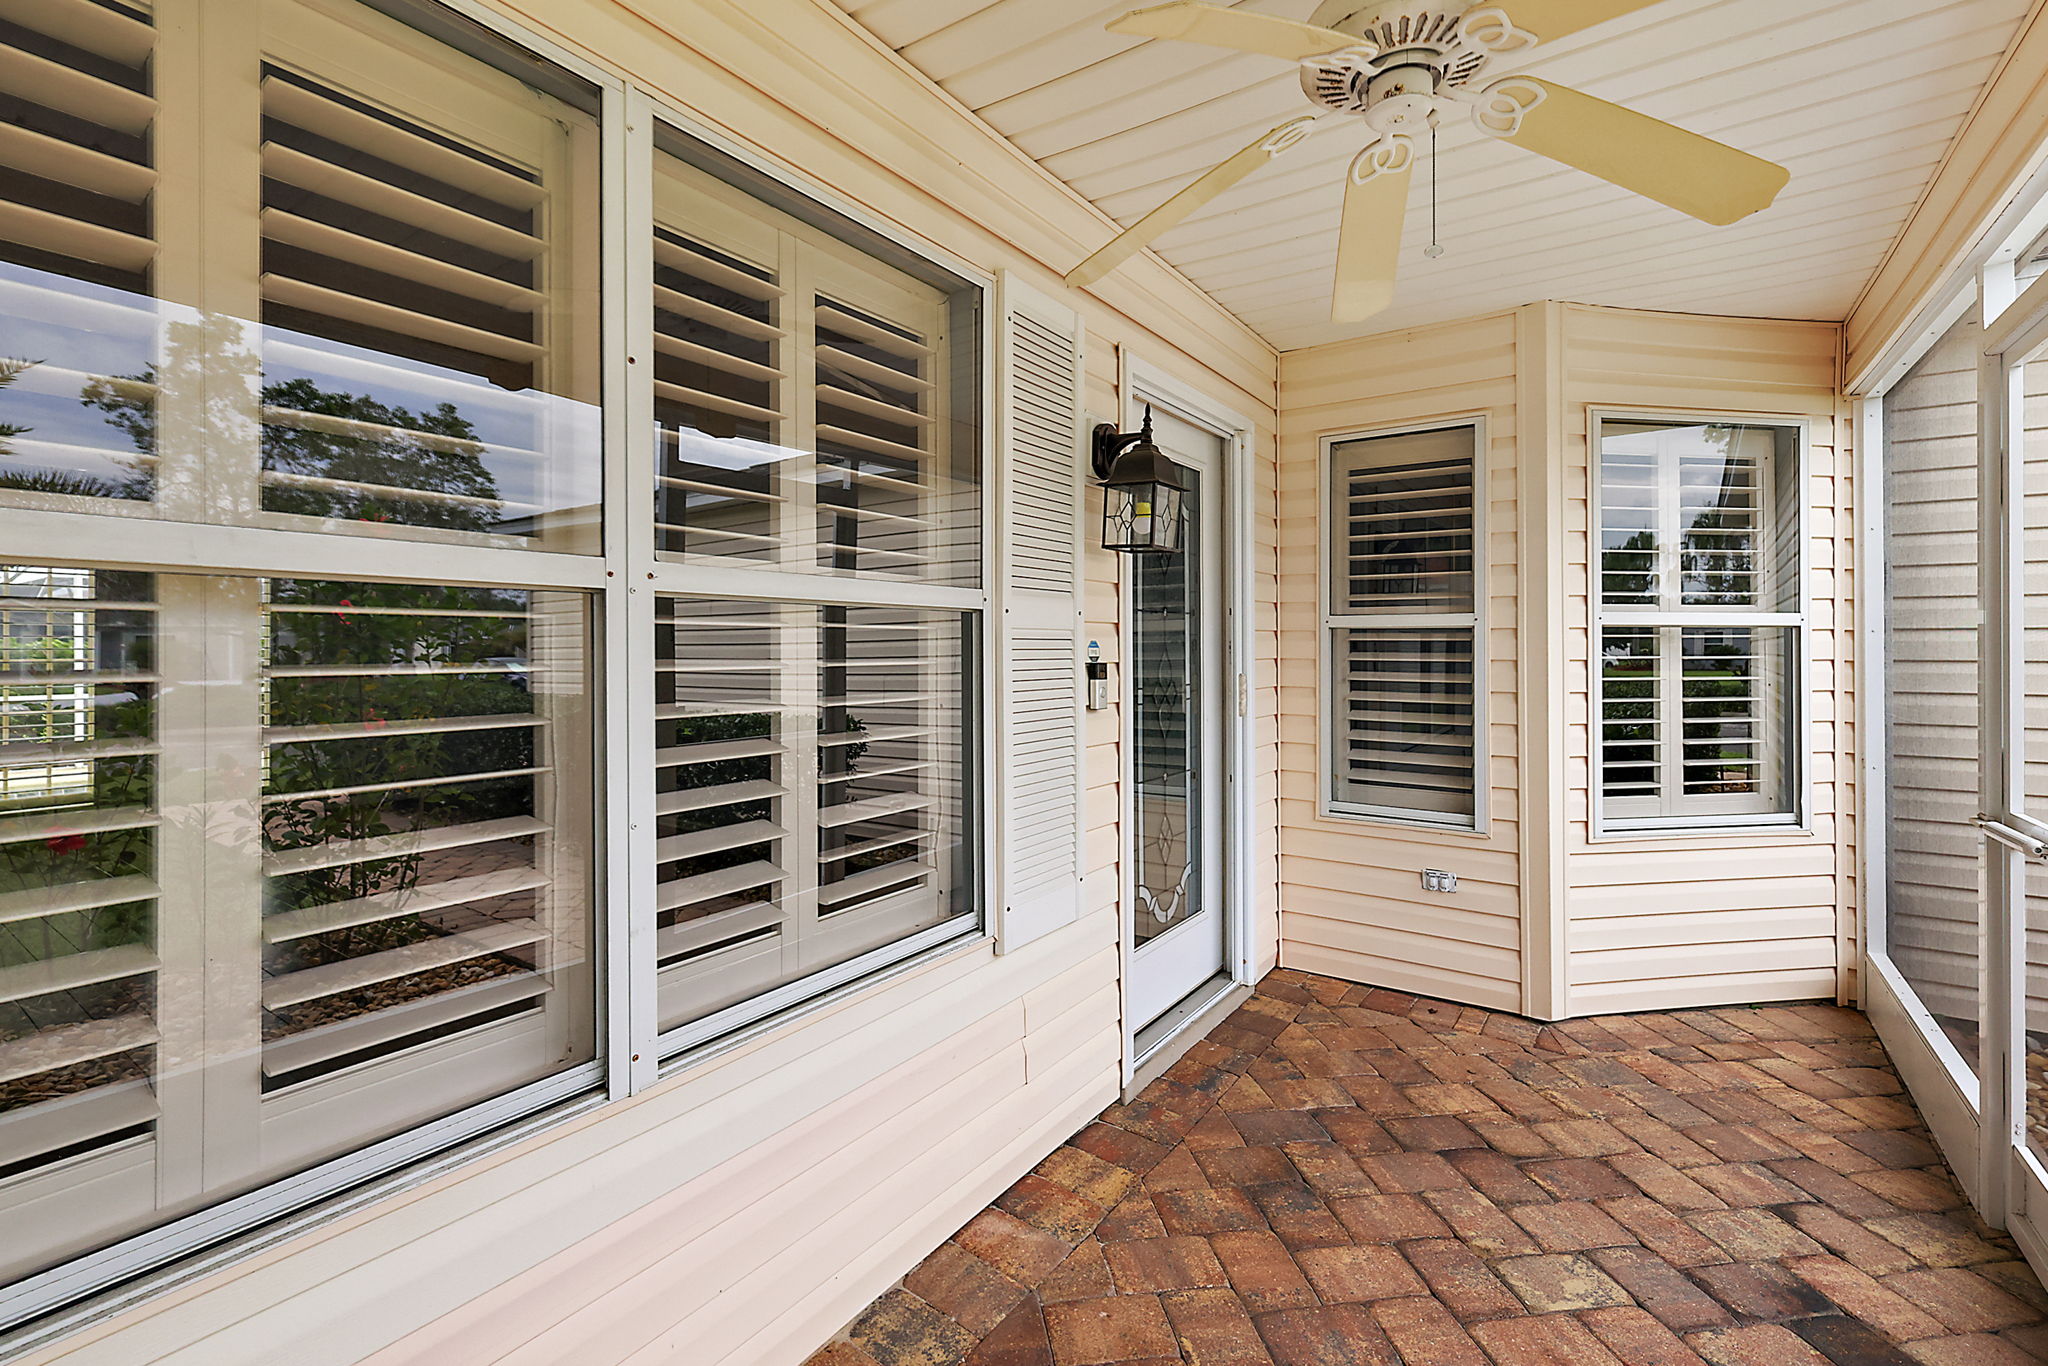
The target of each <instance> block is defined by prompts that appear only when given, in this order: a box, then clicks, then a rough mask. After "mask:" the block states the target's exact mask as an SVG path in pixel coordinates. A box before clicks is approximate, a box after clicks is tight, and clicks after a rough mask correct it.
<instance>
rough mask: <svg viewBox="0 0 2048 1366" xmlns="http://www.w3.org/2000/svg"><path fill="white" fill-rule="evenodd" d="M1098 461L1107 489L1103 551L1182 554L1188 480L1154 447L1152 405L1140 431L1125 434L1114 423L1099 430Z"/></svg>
mask: <svg viewBox="0 0 2048 1366" xmlns="http://www.w3.org/2000/svg"><path fill="white" fill-rule="evenodd" d="M1094 456H1095V462H1094V463H1095V477H1096V479H1097V480H1099V481H1100V482H1101V484H1102V548H1103V549H1104V550H1119V551H1122V552H1123V553H1124V554H1126V555H1158V554H1171V553H1172V552H1174V551H1177V550H1179V549H1180V524H1181V498H1182V495H1183V494H1184V493H1185V492H1186V491H1187V481H1186V478H1185V476H1184V475H1183V474H1182V473H1181V469H1180V466H1178V465H1176V464H1174V463H1173V461H1171V460H1169V459H1168V458H1167V456H1166V452H1164V451H1162V450H1160V449H1159V447H1157V446H1155V445H1153V444H1152V407H1151V405H1150V404H1147V405H1146V406H1145V425H1144V426H1143V427H1142V428H1140V429H1139V430H1137V431H1135V432H1120V431H1118V430H1117V429H1116V426H1115V424H1114V423H1109V422H1104V423H1102V424H1101V425H1099V426H1098V427H1096V429H1095V451H1094Z"/></svg>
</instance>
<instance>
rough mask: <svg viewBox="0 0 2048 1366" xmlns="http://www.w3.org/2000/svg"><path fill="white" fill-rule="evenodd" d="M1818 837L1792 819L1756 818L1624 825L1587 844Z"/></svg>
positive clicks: (1588, 839)
mask: <svg viewBox="0 0 2048 1366" xmlns="http://www.w3.org/2000/svg"><path fill="white" fill-rule="evenodd" d="M1816 838H1817V836H1816V834H1815V832H1814V829H1813V827H1812V826H1810V825H1798V824H1793V823H1790V822H1784V821H1778V822H1772V821H1753V822H1747V823H1743V824H1734V823H1721V824H1715V825H1641V826H1625V827H1623V828H1621V829H1618V830H1600V831H1596V832H1594V833H1592V834H1589V835H1587V836H1586V843H1587V844H1588V845H1606V844H1629V843H1638V844H1639V843H1642V842H1644V841H1649V840H1656V841H1664V840H1698V841H1702V842H1704V841H1708V840H1729V841H1739V842H1741V843H1743V844H1746V845H1754V844H1759V843H1768V842H1772V841H1783V842H1784V843H1786V844H1797V843H1799V842H1801V841H1812V840H1814V839H1816Z"/></svg>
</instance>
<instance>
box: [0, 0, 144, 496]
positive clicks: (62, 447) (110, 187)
mask: <svg viewBox="0 0 2048 1366" xmlns="http://www.w3.org/2000/svg"><path fill="white" fill-rule="evenodd" d="M155 36H156V31H155V29H154V28H152V27H151V25H150V24H149V23H148V22H147V20H146V18H145V17H144V16H143V15H142V14H141V12H139V11H131V10H129V9H127V8H125V7H123V6H120V5H117V4H100V3H97V0H34V2H33V3H25V4H13V5H8V6H5V7H0V315H5V316H6V318H7V324H6V337H5V339H4V340H0V393H5V394H7V395H8V396H9V397H8V400H7V402H6V404H5V407H6V409H7V412H6V414H5V420H4V421H0V488H20V489H28V490H34V491H36V492H38V493H44V494H69V495H74V496H83V497H99V498H119V499H135V500H141V499H148V498H149V497H151V496H152V494H153V493H154V491H155V483H156V474H155V470H156V462H157V453H156V450H155V448H154V442H153V441H151V440H150V439H149V438H148V436H147V435H145V434H144V432H145V430H146V428H147V426H148V424H138V426H137V428H136V429H135V430H125V429H123V428H122V427H120V426H117V425H116V424H115V423H113V422H111V421H107V422H102V421H99V420H98V417H99V414H92V415H90V416H87V415H85V414H82V413H81V412H80V409H81V408H84V407H88V406H106V405H110V404H112V403H115V402H122V403H127V404H132V405H134V406H135V407H136V408H137V409H142V408H146V407H147V406H148V405H150V404H151V403H152V402H153V401H154V398H155V395H156V386H155V384H154V383H153V382H151V380H150V379H148V378H146V377H144V376H145V374H146V372H148V371H149V370H150V369H151V367H152V365H153V364H154V362H155V359H156V338H157V331H158V326H159V320H158V318H157V313H156V308H155V305H154V304H153V302H152V301H151V300H150V298H149V295H150V291H151V289H152V286H153V284H154V281H153V279H152V276H153V273H154V265H155V260H156V243H155V240H154V230H153V225H152V223H151V216H152V206H151V193H152V191H153V190H154V189H155V187H156V170H155V167H154V164H153V161H152V157H151V137H152V133H153V131H154V124H155V119H156V101H155V99H154V97H153V94H152V83H151V79H150V57H151V53H152V50H153V48H154V40H155ZM81 418H83V419H84V420H81ZM17 419H19V420H17Z"/></svg>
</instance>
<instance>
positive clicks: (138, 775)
mask: <svg viewBox="0 0 2048 1366" xmlns="http://www.w3.org/2000/svg"><path fill="white" fill-rule="evenodd" d="M154 598H155V590H154V586H153V583H152V581H151V576H149V575H147V574H107V573H95V572H93V571H91V570H84V569H55V568H48V567H36V566H21V565H6V566H0V869H4V870H5V872H6V874H7V876H8V881H9V883H10V884H11V887H10V890H8V891H5V892H0V1153H4V1154H5V1155H6V1160H7V1161H9V1162H11V1163H15V1164H20V1163H23V1162H25V1161H33V1160H36V1159H40V1158H45V1157H48V1158H49V1159H50V1160H55V1159H56V1156H61V1155H62V1154H63V1153H64V1152H65V1151H67V1150H78V1149H81V1148H83V1147H85V1146H87V1145H90V1144H96V1143H99V1142H102V1141H106V1142H111V1141H113V1140H114V1138H115V1137H116V1136H118V1135H121V1134H124V1133H128V1134H138V1133H146V1132H147V1131H148V1128H149V1126H150V1125H151V1123H152V1122H153V1121H154V1120H155V1118H156V1115H157V1112H158V1104H157V1102H158V1093H157V1090H156V1089H155V1088H153V1087H152V1085H151V1082H152V1080H153V1079H154V1078H155V1077H156V1075H157V1073H158V1053H159V1044H160V1043H161V1041H162V1033H161V1026H162V1021H161V1020H160V1018H159V1014H158V1010H157V1000H158V992H157V990H156V987H157V977H158V972H159V969H160V968H161V966H162V964H161V958H162V953H161V946H160V944H159V942H158V934H157V919H158V915H157V908H158V898H159V895H160V894H159V889H158V870H157V866H156V858H155V849H156V842H157V827H158V824H159V820H160V817H159V809H160V808H159V803H158V801H157V792H156V775H157V756H158V754H159V751H160V744H159V738H158V728H157V724H156V717H155V714H154V711H153V704H154V702H155V700H156V693H157V688H156V684H157V676H156V674H155V673H154V672H153V671H152V670H151V668H150V666H149V661H150V659H151V658H152V655H153V651H152V643H153V642H152V638H153V636H154V634H155V624H156V603H155V601H154ZM173 1008H174V1009H175V1008H176V1003H173Z"/></svg>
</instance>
